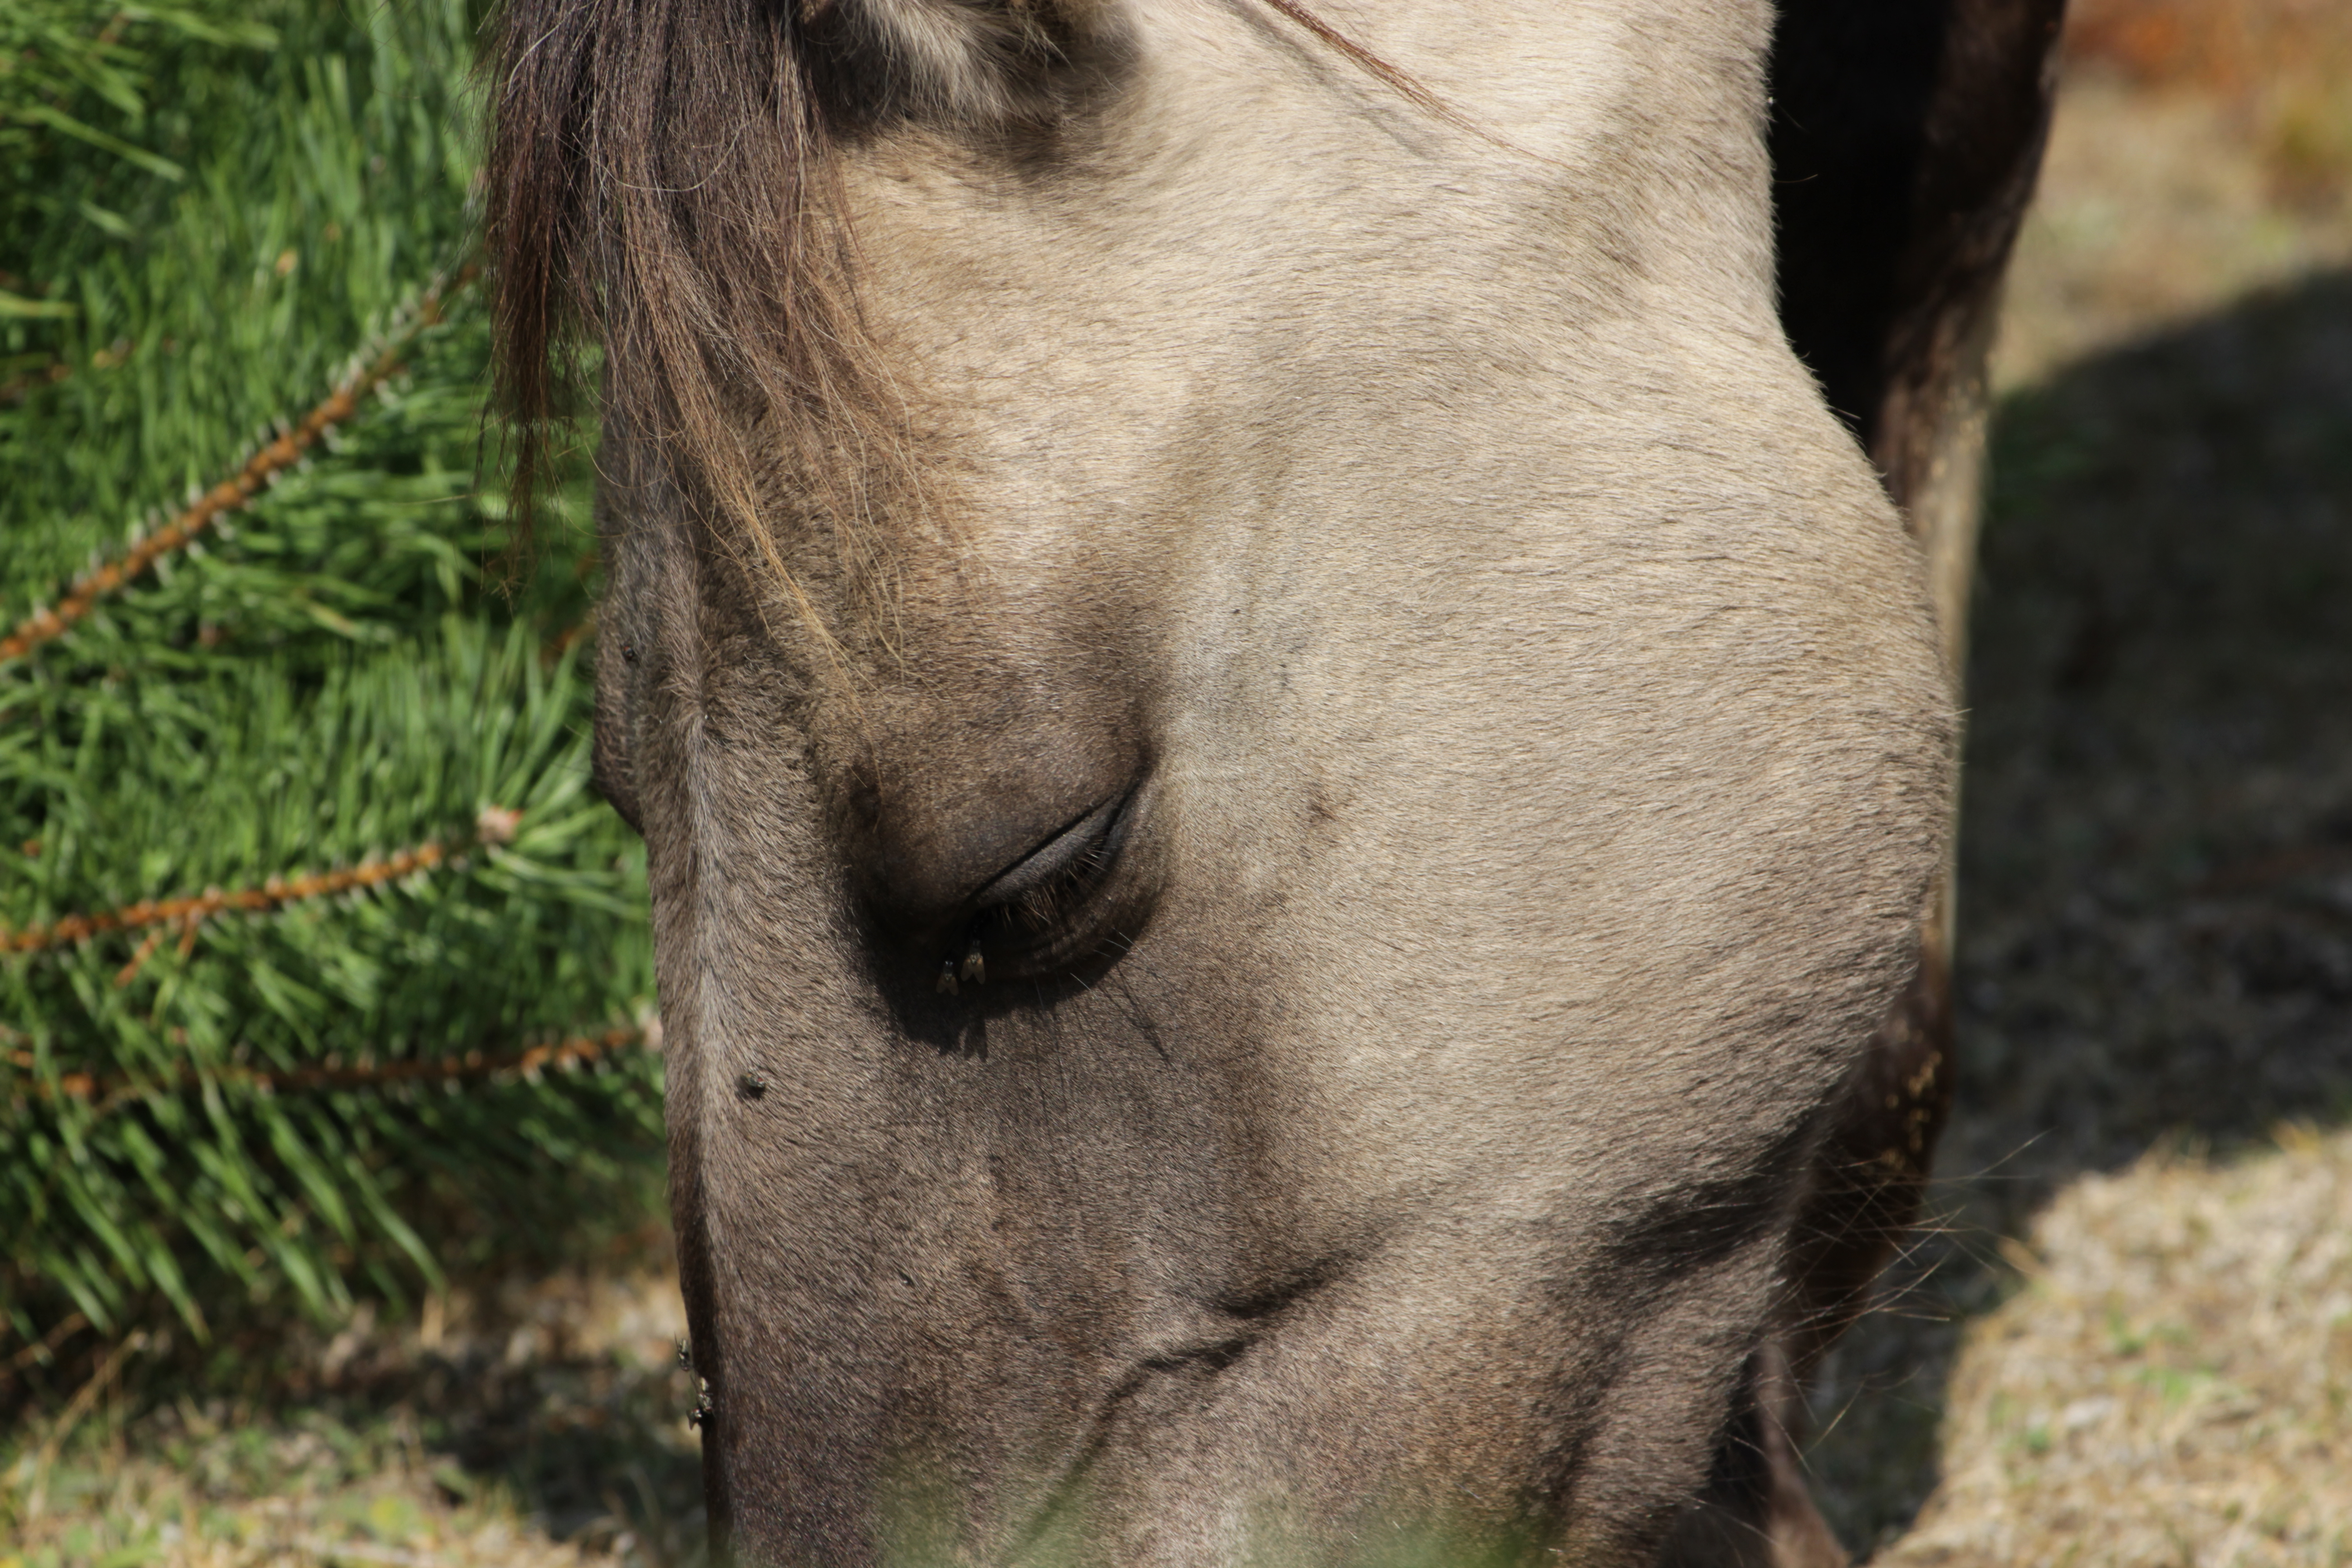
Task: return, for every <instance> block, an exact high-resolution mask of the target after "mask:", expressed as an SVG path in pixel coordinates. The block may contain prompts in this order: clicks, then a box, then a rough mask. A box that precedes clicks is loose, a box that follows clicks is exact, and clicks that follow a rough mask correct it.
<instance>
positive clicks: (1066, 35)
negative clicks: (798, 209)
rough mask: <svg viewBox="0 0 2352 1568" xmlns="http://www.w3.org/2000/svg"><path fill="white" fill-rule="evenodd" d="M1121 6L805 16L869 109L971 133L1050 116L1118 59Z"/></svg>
mask: <svg viewBox="0 0 2352 1568" xmlns="http://www.w3.org/2000/svg"><path fill="white" fill-rule="evenodd" d="M1117 10H1118V4H1117V0H824V4H822V5H818V6H814V7H812V8H811V9H810V10H809V11H807V12H806V13H804V15H805V16H806V17H807V21H806V23H805V24H804V25H805V26H808V28H809V30H810V31H811V33H812V34H814V35H815V37H817V38H820V39H821V40H822V47H823V49H824V54H825V55H826V56H827V57H829V63H831V64H832V65H833V66H834V67H835V69H836V70H837V71H838V73H839V77H840V80H839V86H840V87H841V88H842V89H844V90H845V92H846V93H847V95H848V96H850V97H851V98H853V99H854V100H860V101H861V103H862V105H863V106H864V107H866V108H868V109H870V110H878V111H880V112H883V113H886V114H902V115H908V116H910V117H914V118H919V119H946V120H950V121H964V122H968V123H974V124H988V123H993V122H1000V121H1007V120H1019V119H1029V118H1034V117H1036V116H1038V115H1041V114H1051V113H1052V112H1054V111H1055V110H1056V109H1058V108H1059V107H1060V106H1061V105H1063V104H1064V103H1066V101H1067V100H1068V99H1069V98H1070V97H1071V96H1072V93H1073V92H1074V90H1076V89H1078V88H1079V87H1081V86H1082V85H1083V84H1085V83H1087V82H1088V81H1090V80H1092V79H1095V78H1096V77H1097V76H1098V74H1099V72H1100V69H1101V68H1102V65H1103V64H1104V62H1105V61H1106V60H1107V59H1108V58H1109V57H1110V56H1111V55H1112V54H1113V53H1115V35H1116V30H1117V29H1116V17H1115V13H1116V12H1117Z"/></svg>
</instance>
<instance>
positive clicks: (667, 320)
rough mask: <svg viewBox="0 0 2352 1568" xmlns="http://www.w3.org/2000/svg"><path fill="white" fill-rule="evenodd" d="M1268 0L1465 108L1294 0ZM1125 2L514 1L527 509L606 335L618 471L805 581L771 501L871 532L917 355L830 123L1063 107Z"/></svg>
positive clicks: (510, 130) (903, 444) (900, 459)
mask: <svg viewBox="0 0 2352 1568" xmlns="http://www.w3.org/2000/svg"><path fill="white" fill-rule="evenodd" d="M1261 3H1262V4H1263V5H1265V7H1266V9H1267V10H1269V11H1271V12H1273V13H1274V14H1276V16H1280V17H1282V18H1284V19H1286V21H1287V22H1289V23H1290V24H1292V25H1294V26H1297V27H1298V28H1300V29H1301V30H1302V31H1303V32H1305V33H1306V34H1307V35H1308V37H1311V38H1312V39H1313V40H1314V41H1315V43H1316V44H1318V45H1319V46H1321V47H1325V48H1327V49H1328V50H1329V51H1330V52H1331V53H1333V54H1334V55H1336V56H1338V57H1339V58H1342V59H1344V60H1345V61H1347V62H1348V63H1349V65H1351V66H1353V67H1355V68H1358V69H1360V70H1361V71H1362V72H1364V73H1365V74H1366V75H1367V76H1369V77H1370V78H1371V79H1374V80H1376V81H1378V82H1379V83H1381V85H1382V86H1384V87H1385V88H1387V89H1391V90H1393V91H1394V92H1396V93H1398V94H1399V95H1401V96H1402V98H1404V99H1405V100H1409V101H1410V102H1412V103H1413V104H1414V105H1415V106H1417V107H1419V108H1421V109H1423V110H1427V111H1429V112H1432V113H1433V114H1435V115H1437V116H1439V117H1440V118H1444V119H1448V120H1456V119H1458V118H1459V117H1458V116H1456V115H1454V113H1453V111H1452V110H1449V109H1448V108H1447V107H1446V106H1445V105H1444V104H1443V103H1441V102H1440V101H1439V100H1437V99H1436V98H1434V97H1433V95H1431V94H1430V93H1429V92H1428V91H1427V90H1426V89H1423V87H1422V86H1421V85H1420V84H1419V83H1418V82H1417V81H1415V80H1414V79H1412V77H1411V76H1410V75H1408V74H1406V73H1405V72H1402V71H1401V70H1399V69H1397V68H1394V67H1392V66H1391V65H1390V64H1389V63H1388V62H1386V61H1384V60H1382V59H1381V58H1379V57H1378V56H1377V55H1375V54H1373V53H1371V52H1370V51H1369V50H1367V49H1365V48H1363V47H1360V46H1359V45H1357V44H1356V43H1355V42H1353V41H1352V40H1351V39H1349V37H1346V36H1345V35H1344V34H1343V33H1341V32H1340V31H1339V30H1338V29H1336V28H1334V27H1333V26H1330V25H1329V24H1328V23H1327V22H1325V21H1324V20H1323V19H1322V18H1321V17H1319V16H1318V15H1317V14H1316V13H1315V12H1314V11H1313V10H1312V9H1310V8H1309V7H1307V6H1306V5H1302V4H1300V3H1299V0H1261ZM1109 9H1110V8H1109V7H1108V6H1107V5H1103V4H1101V3H1100V0H1051V3H1032V4H1021V5H1004V6H996V7H974V6H969V5H941V4H940V3H939V0H813V3H807V4H790V3H786V0H508V4H507V5H505V7H504V9H503V11H502V12H501V13H500V15H499V19H498V22H497V24H496V26H495V28H494V31H493V34H492V45H491V47H490V49H489V50H488V53H487V55H486V61H487V69H488V73H489V76H490V82H491V89H492V91H491V106H490V107H491V142H490V148H489V156H488V168H487V174H486V185H487V191H486V195H487V201H486V207H487V222H486V226H485V227H486V238H487V249H488V262H489V273H490V278H491V285H490V291H491V302H492V319H493V335H494V344H495V347H494V356H493V381H494V392H495V397H494V406H495V408H496V410H497V412H498V415H499V419H500V424H501V426H502V431H503V436H504V445H505V454H506V457H507V458H508V460H509V469H510V478H511V489H512V494H513V498H514V505H515V511H516V516H517V518H518V521H519V523H520V527H521V529H522V530H523V531H525V533H526V534H527V533H528V531H529V529H530V522H531V519H532V515H533V511H534V504H533V503H534V499H535V497H536V494H537V492H538V490H539V489H541V487H542V486H543V485H545V484H546V483H547V482H548V479H549V477H550V476H549V460H550V454H551V442H553V441H554V440H555V439H556V438H557V437H558V436H559V435H560V434H561V433H562V430H563V428H564V426H565V423H566V421H567V419H568V418H569V416H570V415H571V413H572V411H573V409H575V408H576V407H577V406H578V405H579V404H580V403H582V402H583V401H584V398H583V393H584V391H585V383H586V381H587V377H586V375H585V374H583V368H584V366H583V360H584V357H585V356H584V354H583V350H585V349H587V348H590V347H592V346H593V347H597V348H601V349H602V350H603V364H602V370H601V379H602V385H601V402H602V405H603V408H604V412H605V413H606V414H608V415H609V416H614V417H615V420H616V422H617V424H618V425H619V426H622V427H625V429H626V430H627V431H628V432H629V433H630V437H631V439H632V441H633V443H634V444H635V447H636V450H635V452H634V453H632V454H631V455H630V456H629V457H628V458H626V459H625V460H624V461H623V462H621V463H619V464H615V465H611V466H608V468H607V472H608V473H611V472H614V471H624V472H625V471H631V470H634V471H635V472H637V473H639V474H641V475H643V476H644V478H646V479H656V478H657V479H658V480H659V481H660V482H661V483H662V484H663V485H664V486H666V487H667V488H668V489H669V490H670V491H671V492H672V493H674V494H676V495H677V496H679V497H682V498H684V499H685V500H687V502H688V504H689V505H690V506H692V507H694V508H696V509H697V510H698V511H699V512H700V513H701V514H702V516H703V518H704V519H705V521H709V522H710V523H713V524H715V525H718V526H719V528H720V529H721V530H722V532H723V536H724V537H725V538H726V539H727V540H728V541H729V542H730V549H732V550H735V551H736V552H739V553H740V550H741V547H742V546H743V545H747V544H748V545H749V546H751V554H752V555H753V556H754V557H756V558H759V559H761V560H763V561H764V563H765V564H766V565H767V566H768V567H769V568H770V569H772V574H773V575H774V576H775V577H777V578H780V579H782V582H783V584H785V586H786V587H787V588H789V589H790V590H791V592H792V593H793V596H795V597H798V596H799V589H798V586H797V585H796V584H793V582H792V578H791V574H790V573H789V572H788V571H786V569H785V565H784V558H783V555H782V553H781V552H780V551H779V547H778V542H777V539H776V537H775V532H774V530H775V528H776V526H777V521H778V515H779V512H780V510H781V511H782V512H784V513H787V514H793V515H798V516H800V517H803V518H809V519H814V520H815V521H821V522H822V523H824V525H826V526H828V527H829V528H830V529H831V530H832V531H834V532H835V535H836V538H837V540H838V541H839V542H840V543H841V544H842V545H843V546H844V548H845V554H850V555H866V556H870V555H871V554H872V552H873V551H874V549H875V546H874V544H873V542H872V541H871V540H870V539H868V538H866V535H868V534H869V533H870V523H871V521H872V519H873V518H874V517H875V516H876V515H877V513H878V512H881V511H884V510H890V503H892V502H898V503H903V502H904V501H905V500H906V499H907V498H908V497H910V496H914V497H919V496H920V495H921V494H922V492H923V489H924V487H923V485H922V483H921V481H920V480H919V478H918V477H917V476H916V475H915V474H914V472H913V463H912V459H911V457H910V453H911V451H912V449H913V447H914V446H915V445H916V443H915V442H913V441H912V440H911V438H910V432H909V428H908V411H907V394H906V387H907V385H908V379H907V376H906V374H905V373H904V368H903V367H898V366H896V365H894V364H893V363H891V358H890V356H889V355H888V354H887V353H886V352H885V351H884V349H883V348H882V346H881V345H880V344H879V343H878V342H877V340H876V338H875V336H874V334H873V333H872V332H871V331H869V330H868V327H867V324H866V321H865V319H864V317H863V316H862V314H861V312H860V310H859V308H858V303H857V299H856V292H855V289H854V287H853V283H854V279H853V268H852V259H853V257H852V252H853V249H854V242H853V239H852V237H851V235H850V232H849V228H848V226H847V222H846V218H845V213H844V208H843V204H842V202H841V200H840V185H839V181H838V161H837V159H836V156H835V153H836V149H837V147H838V146H839V145H840V144H841V142H843V141H844V139H845V135H846V134H856V133H859V132H864V131H866V130H869V129H870V128H872V127H873V126H874V125H875V124H876V123H877V121H892V120H903V121H924V122H928V123H930V124H932V125H939V124H942V123H945V124H948V125H950V126H952V127H960V128H961V129H966V130H970V129H973V128H975V127H977V126H982V125H986V124H988V123H990V122H994V123H996V124H997V125H998V126H1000V127H1001V126H1002V125H1003V123H1005V122H1008V121H1022V120H1024V119H1026V120H1028V121H1032V122H1035V121H1041V120H1044V119H1046V118H1050V116H1051V115H1053V114H1054V113H1055V112H1056V111H1057V110H1058V109H1059V108H1060V107H1062V103H1061V100H1057V99H1056V97H1055V92H1054V91H1052V90H1049V89H1045V88H1041V87H1039V86H1038V83H1039V82H1040V81H1041V80H1043V79H1045V75H1047V74H1050V73H1051V72H1053V71H1055V70H1056V69H1062V68H1067V67H1068V66H1069V65H1070V54H1071V50H1072V48H1073V45H1074V40H1075V38H1076V36H1077V35H1079V34H1082V33H1084V32H1085V31H1086V29H1087V28H1088V27H1089V26H1097V25H1099V24H1100V23H1101V20H1102V17H1103V16H1104V15H1105V14H1107V13H1108V10H1109ZM999 13H1001V16H1000V15H998V14H999ZM1078 74H1079V75H1080V76H1084V75H1085V73H1084V72H1083V71H1081V72H1079V73H1078ZM647 462H650V463H651V464H652V465H654V469H653V471H652V472H650V473H648V472H646V470H644V469H642V468H635V465H637V464H643V463H647ZM780 466H781V468H783V469H784V470H785V473H784V475H783V480H782V482H783V484H784V486H785V488H786V489H789V491H790V492H791V494H790V500H789V503H788V504H787V505H786V506H784V507H782V508H781V509H780V508H779V506H778V505H777V504H776V497H775V494H774V492H775V489H776V488H777V485H776V480H777V476H776V473H775V470H776V469H777V468H779V467H780ZM855 574H856V570H855V568H854V567H853V569H852V575H855ZM805 607H806V606H805V604H803V608H805Z"/></svg>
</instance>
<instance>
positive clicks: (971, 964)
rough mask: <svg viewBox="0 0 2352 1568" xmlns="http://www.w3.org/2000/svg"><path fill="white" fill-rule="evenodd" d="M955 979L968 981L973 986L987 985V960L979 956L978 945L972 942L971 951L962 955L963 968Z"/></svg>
mask: <svg viewBox="0 0 2352 1568" xmlns="http://www.w3.org/2000/svg"><path fill="white" fill-rule="evenodd" d="M957 977H958V978H959V979H962V980H969V981H971V983H972V984H974V985H985V984H988V960H986V959H985V958H982V956H981V953H980V943H978V942H973V943H972V944H971V952H967V953H965V954H964V955H963V968H962V969H961V970H960V971H959V972H958V974H957Z"/></svg>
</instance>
